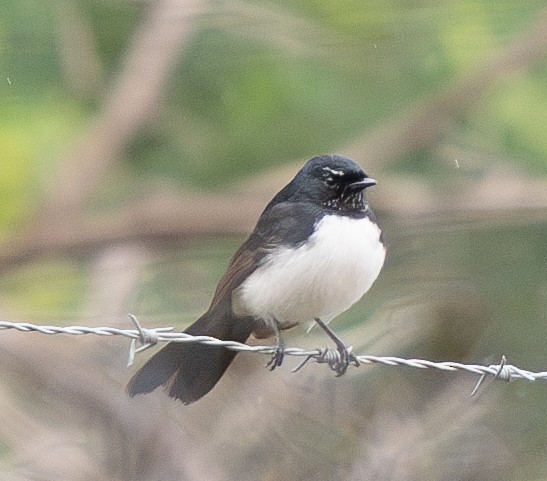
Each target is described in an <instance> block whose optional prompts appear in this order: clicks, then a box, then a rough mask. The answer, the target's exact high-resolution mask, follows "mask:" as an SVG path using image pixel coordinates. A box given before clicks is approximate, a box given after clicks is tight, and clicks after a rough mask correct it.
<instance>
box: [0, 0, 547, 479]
mask: <svg viewBox="0 0 547 481" xmlns="http://www.w3.org/2000/svg"><path fill="white" fill-rule="evenodd" d="M0 72H1V75H0V96H1V99H2V102H1V103H0V318H2V319H4V320H8V321H30V322H35V323H42V324H46V323H50V324H55V325H60V324H64V325H70V324H84V325H96V326H99V325H108V326H113V327H129V324H128V321H127V316H126V314H127V313H128V312H133V313H135V314H137V315H138V316H139V318H140V319H141V322H142V323H143V325H145V326H160V325H172V326H175V327H177V328H181V329H182V328H183V327H184V326H185V325H187V324H188V323H190V322H191V321H192V320H194V319H195V318H196V316H198V315H199V314H200V313H201V312H202V311H203V310H204V309H205V308H206V307H207V304H208V302H209V300H210V297H211V295H212V292H213V290H214V286H215V284H216V282H217V280H218V279H219V277H220V276H221V275H222V273H223V272H224V269H225V266H226V264H227V262H228V260H229V258H230V256H231V254H232V253H233V252H234V250H235V248H236V247H237V246H238V245H239V243H240V242H241V241H242V240H243V238H244V236H245V234H247V233H248V232H249V231H250V230H251V229H252V227H253V225H254V222H255V221H256V218H257V216H258V215H259V213H260V211H261V210H262V209H263V207H264V206H265V204H266V202H267V201H268V200H269V198H271V196H272V195H273V194H274V193H275V192H276V191H277V190H278V189H279V188H280V187H281V186H282V185H284V184H285V183H286V182H287V181H288V179H290V178H291V177H292V176H293V175H294V173H295V172H296V171H297V170H298V168H299V167H300V166H301V165H302V163H303V162H304V161H305V160H306V159H307V158H309V157H311V156H313V155H316V154H320V153H325V152H338V153H341V154H345V155H349V156H351V157H353V158H355V159H356V160H358V161H359V162H360V163H362V165H363V166H364V168H365V169H366V170H367V172H368V173H370V174H371V175H372V176H373V177H374V178H376V179H378V181H379V184H378V186H377V187H376V188H375V190H373V191H372V192H371V193H370V194H369V200H370V203H371V204H372V205H373V207H374V208H375V209H376V210H377V212H378V215H379V217H380V219H381V221H382V225H383V228H384V230H385V232H386V236H387V238H388V241H389V256H388V262H387V265H386V267H385V269H384V271H383V273H382V275H381V276H380V279H379V280H378V282H377V283H376V285H375V286H374V287H373V289H372V290H371V292H370V293H369V294H368V295H367V296H365V298H364V299H363V300H362V302H360V303H359V305H358V306H356V307H355V308H354V309H352V310H351V311H350V312H348V313H345V314H344V315H342V316H340V318H339V319H338V320H337V321H335V323H334V324H333V325H334V327H335V329H336V330H337V331H338V332H339V333H340V334H341V335H342V336H343V337H344V339H346V340H347V341H348V342H350V343H352V344H353V345H354V346H355V351H356V352H359V353H370V354H378V355H400V356H412V357H420V358H428V359H433V360H452V361H462V362H474V363H485V364H491V363H497V362H499V359H500V358H501V355H502V354H505V355H506V356H507V357H508V359H509V362H510V363H512V364H516V365H518V366H520V367H523V368H527V369H530V370H537V371H541V370H546V369H547V358H546V356H545V352H546V342H547V308H546V305H547V242H546V240H545V239H546V238H547V10H546V8H545V2H544V1H534V0H525V1H521V2H513V1H505V0H502V1H497V2H490V1H471V0H456V1H452V2H443V1H439V0H423V1H415V2H410V1H405V0H390V1H385V0H383V1H373V0H366V1H352V0H297V1H286V0H277V1H276V0H273V1H259V0H255V1H240V0H226V1H222V0H218V1H215V0H156V1H136V0H108V1H106V0H87V1H85V2H84V1H77V0H54V1H50V2H40V1H37V0H5V1H4V2H3V6H2V15H1V16H0ZM287 342H288V344H289V345H294V346H300V347H321V346H323V345H325V343H326V339H325V338H324V336H322V334H321V333H320V332H312V333H311V334H310V335H308V336H305V335H303V333H302V332H301V331H298V329H295V330H293V331H291V332H290V333H288V334H287ZM127 348H128V343H127V342H125V341H120V340H116V339H106V340H105V339H99V340H97V339H91V338H68V337H64V338H60V337H55V338H50V337H45V336H41V335H37V334H21V333H14V332H7V331H4V332H2V333H1V335H0V359H1V363H2V370H1V372H0V378H1V379H0V382H1V383H2V384H1V385H2V389H1V390H0V419H1V422H0V473H1V476H2V479H10V480H11V479H13V480H26V479H56V480H65V479H66V480H73V479H82V480H85V479H93V480H102V479H104V480H107V479H108V480H113V479H120V480H122V479H131V480H136V479H142V480H152V479H158V480H159V479H161V480H171V479H173V480H174V479H177V480H180V479H188V480H201V479H208V480H211V479H219V480H224V479H249V480H256V479H263V480H278V479H279V480H281V479H314V480H322V479H324V480H332V479H343V480H369V479H370V480H373V479H374V480H378V479H382V480H387V479H389V480H414V479H415V480H440V479H451V480H470V479H481V480H488V479H492V480H506V479H507V480H509V479H511V480H513V479H516V480H541V479H547V462H546V459H547V457H546V456H545V453H546V452H547V434H546V433H547V420H546V418H545V415H544V414H545V412H546V409H547V386H545V385H544V384H541V383H538V384H529V383H524V382H517V381H515V382H513V383H511V384H505V383H492V384H486V385H484V386H483V388H481V391H480V394H479V395H478V396H477V397H474V398H470V397H469V393H470V392H471V390H472V388H473V386H474V384H475V382H476V379H475V378H473V377H472V376H470V375H465V374H461V375H460V374H439V373H432V372H414V371H412V370H405V369H395V368H382V367H361V368H359V369H352V370H350V372H348V374H347V375H346V376H344V377H343V378H334V377H333V375H332V373H331V372H329V371H328V369H326V368H325V366H307V367H306V368H305V369H304V370H302V371H300V372H299V373H298V374H291V373H290V368H291V367H292V366H293V363H295V362H296V361H294V360H292V359H288V360H287V361H286V365H285V366H283V368H281V369H278V370H276V371H275V372H273V373H270V372H269V371H267V370H265V369H263V364H264V362H265V359H263V358H259V356H252V355H240V356H238V358H237V360H236V362H235V364H234V366H233V367H232V368H231V369H230V371H229V374H228V375H227V377H226V379H223V381H222V383H221V384H220V385H219V386H217V387H216V388H215V390H214V391H213V392H212V393H211V394H210V395H209V396H207V397H206V398H204V399H203V400H202V401H200V402H199V403H197V404H195V405H192V406H189V407H183V406H182V405H179V404H178V403H175V402H172V401H171V400H170V399H168V398H167V397H166V396H164V395H163V393H161V392H158V393H154V394H153V395H150V396H145V397H141V398H137V399H133V400H129V399H127V398H126V396H125V393H124V390H123V386H124V384H125V383H126V382H127V380H128V379H129V377H130V374H131V371H130V370H128V369H127V368H126V367H125V362H126V355H127ZM142 356H143V357H142V358H141V359H138V361H144V358H146V357H147V356H148V352H147V353H146V354H143V355H142Z"/></svg>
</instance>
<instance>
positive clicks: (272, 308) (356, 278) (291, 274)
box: [234, 215, 385, 325]
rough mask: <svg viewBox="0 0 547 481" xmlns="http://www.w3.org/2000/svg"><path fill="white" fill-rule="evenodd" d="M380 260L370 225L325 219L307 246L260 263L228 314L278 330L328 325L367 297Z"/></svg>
mask: <svg viewBox="0 0 547 481" xmlns="http://www.w3.org/2000/svg"><path fill="white" fill-rule="evenodd" d="M384 258H385V249H384V246H383V245H382V243H381V242H380V229H379V228H378V226H376V225H375V224H373V223H372V222H371V221H370V219H368V218H363V219H353V218H351V217H342V216H338V215H327V216H325V217H323V218H322V219H321V220H320V221H319V223H318V225H317V227H316V231H315V233H314V234H313V235H312V236H311V237H310V239H309V242H308V243H306V244H305V245H303V246H300V247H298V248H289V247H282V248H278V249H277V250H275V251H274V252H272V253H271V254H269V255H268V256H267V257H266V258H265V259H264V261H263V264H262V265H261V266H260V267H259V268H258V269H257V270H256V271H254V272H253V274H251V275H250V276H249V278H248V279H247V280H246V281H245V282H244V283H243V284H242V285H241V286H240V287H239V289H238V290H237V293H236V296H235V298H234V300H235V303H234V309H235V310H236V311H237V313H238V314H244V315H251V316H255V317H260V318H262V319H264V320H265V321H266V322H267V323H270V322H273V321H274V320H277V322H279V324H281V325H289V324H296V323H302V322H308V321H313V319H314V318H316V317H318V318H320V319H322V320H324V321H325V322H328V321H330V320H331V319H332V318H333V317H335V316H337V315H338V314H340V313H341V312H343V311H345V310H346V309H348V308H349V307H350V306H351V305H353V304H354V303H355V302H357V301H358V300H359V299H360V298H361V297H362V296H363V294H364V293H365V292H367V291H368V289H369V288H370V286H371V285H372V283H373V282H374V281H375V280H376V277H378V274H379V273H380V270H381V268H382V265H383V263H384Z"/></svg>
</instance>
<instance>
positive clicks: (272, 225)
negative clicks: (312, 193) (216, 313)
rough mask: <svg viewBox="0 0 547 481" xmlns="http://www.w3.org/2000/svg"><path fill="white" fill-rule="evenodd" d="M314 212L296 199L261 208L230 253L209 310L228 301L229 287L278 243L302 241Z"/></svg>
mask: <svg viewBox="0 0 547 481" xmlns="http://www.w3.org/2000/svg"><path fill="white" fill-rule="evenodd" d="M314 214H316V212H315V208H314V207H313V206H311V205H310V204H303V203H296V202H282V203H280V204H276V205H274V206H272V207H270V208H269V209H267V210H266V211H264V212H263V213H262V215H261V216H260V219H259V220H258V223H257V225H256V227H255V229H254V231H253V232H252V234H251V235H250V236H249V238H248V239H247V240H246V241H245V242H244V243H243V244H242V245H241V247H240V248H239V249H238V250H237V251H236V253H235V254H234V256H233V257H232V260H231V261H230V264H229V266H228V269H227V271H226V273H225V274H224V276H223V277H222V279H220V281H219V283H218V286H217V289H216V291H215V295H214V297H213V300H212V302H211V306H210V307H209V310H212V309H214V308H215V307H216V306H217V305H219V304H221V303H223V302H226V301H228V302H230V303H231V293H232V291H233V290H234V289H236V288H237V287H239V286H240V285H241V284H242V283H243V281H245V279H247V277H248V276H250V275H251V274H252V273H253V271H254V270H255V269H256V268H257V267H259V266H260V264H261V261H262V260H263V259H264V257H266V256H267V255H268V254H269V253H271V252H272V251H273V250H275V249H276V248H277V247H280V246H283V245H298V243H300V242H304V241H305V240H306V239H307V238H308V237H309V236H310V235H311V233H312V232H313V229H314V225H315V219H316V216H315V215H314Z"/></svg>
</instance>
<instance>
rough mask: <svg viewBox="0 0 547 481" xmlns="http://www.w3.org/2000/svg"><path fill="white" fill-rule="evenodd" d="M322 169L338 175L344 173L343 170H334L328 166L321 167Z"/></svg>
mask: <svg viewBox="0 0 547 481" xmlns="http://www.w3.org/2000/svg"><path fill="white" fill-rule="evenodd" d="M323 170H326V171H327V172H330V173H331V174H333V175H337V176H339V177H342V176H343V175H344V171H343V170H334V169H331V168H330V167H323Z"/></svg>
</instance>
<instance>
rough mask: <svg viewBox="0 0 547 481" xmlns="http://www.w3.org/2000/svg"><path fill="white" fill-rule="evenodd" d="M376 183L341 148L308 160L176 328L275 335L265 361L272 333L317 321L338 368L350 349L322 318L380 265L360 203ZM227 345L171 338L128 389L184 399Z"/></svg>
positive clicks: (371, 221) (225, 335) (223, 335)
mask: <svg viewBox="0 0 547 481" xmlns="http://www.w3.org/2000/svg"><path fill="white" fill-rule="evenodd" d="M373 185H376V181H375V180H374V179H371V178H370V177H368V176H367V175H366V174H365V172H364V171H363V169H362V168H361V167H360V166H359V164H357V163H356V162H355V161H353V160H351V159H349V158H347V157H343V156H340V155H324V156H320V157H314V158H313V159H311V160H309V161H308V162H307V163H306V164H305V165H304V167H303V168H302V169H301V170H300V171H299V172H298V174H296V176H295V178H294V179H293V180H292V181H291V182H289V184H288V185H287V186H285V187H284V188H283V189H282V190H281V191H280V192H279V193H278V194H277V195H276V196H275V197H274V198H273V199H272V200H271V201H270V203H269V204H268V205H267V206H266V208H265V209H264V212H263V213H262V215H261V216H260V218H259V220H258V223H257V225H256V227H255V229H254V231H253V232H252V233H251V235H250V236H249V238H248V239H247V240H246V241H245V242H244V243H243V245H242V246H241V247H240V248H239V249H238V250H237V252H236V253H235V255H234V257H233V258H232V260H231V261H230V264H229V266H228V270H227V272H226V274H224V276H223V277H222V279H221V280H220V282H219V283H218V286H217V288H216V291H215V295H214V297H213V300H212V302H211V305H210V306H209V309H208V310H207V312H205V314H203V315H202V316H201V317H200V318H199V319H198V320H197V321H196V322H194V324H192V325H191V326H190V327H188V328H187V329H186V330H185V331H184V332H186V333H188V334H191V335H195V336H199V335H205V336H211V337H216V338H218V339H222V340H227V341H228V340H229V341H237V342H245V341H246V340H247V339H248V338H249V336H250V335H251V334H253V335H254V336H255V337H257V338H265V337H269V336H272V335H275V336H276V338H277V345H278V349H277V352H276V354H275V355H274V356H273V358H272V360H271V362H270V364H269V365H270V367H271V369H273V368H275V367H276V366H279V365H280V364H281V361H282V359H283V346H284V344H283V340H282V337H281V335H280V331H281V330H284V329H289V328H291V327H293V326H295V325H297V324H300V323H312V324H313V323H314V322H315V323H317V324H319V325H320V326H321V327H322V328H323V329H324V330H325V331H326V333H327V334H328V335H329V337H330V338H331V339H332V340H333V341H334V342H335V343H336V345H337V348H338V351H339V352H340V358H341V361H340V362H339V363H337V364H336V365H333V366H331V367H333V369H335V370H336V372H337V374H338V375H341V374H343V373H344V372H345V370H346V368H347V366H348V364H349V363H350V362H356V361H355V358H354V357H353V355H352V354H351V353H350V350H349V349H348V348H347V347H346V346H345V345H344V343H343V342H342V341H341V340H340V339H339V338H338V337H337V336H336V334H334V332H333V331H331V329H330V328H329V327H328V326H327V324H328V322H329V321H330V320H331V319H333V318H334V317H335V316H337V315H338V314H340V313H341V312H343V311H345V310H346V309H348V308H349V307H350V306H351V305H353V304H354V303H355V302H357V301H358V300H359V299H360V298H361V296H362V295H363V294H364V293H365V292H367V291H368V289H369V288H370V286H371V285H372V283H373V282H374V281H375V280H376V277H377V276H378V274H379V273H380V269H381V268H382V265H383V263H384V258H385V253H386V251H385V247H384V244H383V241H382V233H381V231H380V228H379V227H378V224H377V222H376V218H375V216H374V214H373V212H372V211H371V210H370V208H369V206H368V205H367V203H366V202H365V198H364V191H365V189H366V188H367V187H371V186H373ZM235 355H236V352H235V351H231V350H228V349H226V348H223V347H215V346H206V345H204V344H197V343H196V344H183V343H176V342H172V343H170V344H168V345H167V346H166V347H164V348H163V349H162V350H160V351H159V352H158V353H157V354H155V355H154V356H153V357H152V358H151V359H150V360H149V361H148V362H147V363H146V364H145V365H144V366H143V367H142V368H141V369H140V370H139V371H138V372H137V373H136V374H135V375H134V376H133V378H132V379H131V381H130V382H129V384H128V386H127V391H128V393H129V394H130V395H131V396H134V395H135V394H140V393H147V392H151V391H153V390H154V389H156V388H157V387H159V386H160V385H163V386H164V389H165V391H166V392H167V394H168V395H169V396H171V397H173V398H175V399H180V400H181V401H182V402H183V403H184V404H189V403H192V402H194V401H197V400H198V399H199V398H201V397H202V396H204V395H205V394H207V393H208V392H209V391H210V390H211V389H212V388H213V387H214V386H215V384H216V383H217V382H218V381H219V379H220V378H221V377H222V375H223V374H224V372H225V371H226V369H227V368H228V366H229V365H230V363H231V362H232V360H233V359H234V357H235Z"/></svg>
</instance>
